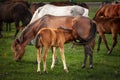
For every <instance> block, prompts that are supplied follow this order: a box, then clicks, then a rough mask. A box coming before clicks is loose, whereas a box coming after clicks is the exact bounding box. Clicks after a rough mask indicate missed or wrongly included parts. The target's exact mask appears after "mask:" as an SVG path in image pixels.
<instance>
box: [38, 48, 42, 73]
mask: <svg viewBox="0 0 120 80" xmlns="http://www.w3.org/2000/svg"><path fill="white" fill-rule="evenodd" d="M37 62H38V69H37V72H40V62H41V48H40V49H38V50H37Z"/></svg>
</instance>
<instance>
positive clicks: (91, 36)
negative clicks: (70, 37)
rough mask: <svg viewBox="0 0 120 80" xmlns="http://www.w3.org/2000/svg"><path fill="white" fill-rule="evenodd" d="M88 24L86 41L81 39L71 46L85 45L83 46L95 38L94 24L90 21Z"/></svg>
mask: <svg viewBox="0 0 120 80" xmlns="http://www.w3.org/2000/svg"><path fill="white" fill-rule="evenodd" d="M90 24H91V29H90V34H89V37H88V38H87V39H86V40H85V39H81V40H80V42H77V41H75V42H74V43H73V44H75V45H85V44H88V43H89V42H90V41H92V40H93V39H94V38H95V36H96V32H97V29H96V23H95V22H93V21H91V23H90Z"/></svg>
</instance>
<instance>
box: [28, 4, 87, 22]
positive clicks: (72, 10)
mask: <svg viewBox="0 0 120 80" xmlns="http://www.w3.org/2000/svg"><path fill="white" fill-rule="evenodd" d="M88 13H89V11H88V9H86V8H83V7H80V6H77V5H75V6H54V5H50V4H46V5H44V6H43V7H39V8H38V9H37V10H36V11H35V13H34V15H33V17H32V19H31V21H30V23H32V22H34V21H35V20H37V19H39V18H41V17H42V16H44V15H46V14H50V15H54V16H78V15H82V16H86V17H88Z"/></svg>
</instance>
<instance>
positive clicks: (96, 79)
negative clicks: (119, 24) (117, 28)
mask: <svg viewBox="0 0 120 80" xmlns="http://www.w3.org/2000/svg"><path fill="white" fill-rule="evenodd" d="M96 10H97V8H92V9H91V11H90V17H91V18H92V17H93V16H94V14H95V12H96ZM14 32H15V29H14V25H13V26H12V31H11V32H6V31H3V35H4V37H3V38H2V39H0V80H120V43H119V40H120V37H119V36H118V44H117V46H116V47H115V48H114V50H113V52H112V54H111V55H107V54H106V52H107V49H106V48H105V45H104V43H103V42H102V44H101V50H100V52H99V53H98V52H97V51H96V49H97V39H98V36H97V37H96V45H95V50H94V58H93V59H94V60H93V61H94V69H89V63H88V62H87V66H86V68H85V69H81V65H82V62H83V58H84V54H83V53H84V50H83V47H82V46H75V48H73V49H71V48H70V46H71V43H69V44H66V45H65V57H66V63H67V66H68V68H69V73H65V72H64V70H63V65H62V61H61V58H60V54H59V50H58V51H57V55H58V58H59V64H57V65H56V66H55V68H54V69H53V70H51V69H50V65H51V62H52V61H51V60H52V53H51V51H50V52H49V54H48V57H47V70H48V74H44V73H43V66H42V64H41V70H42V73H41V74H38V73H37V72H36V70H37V64H34V62H35V60H36V48H35V47H34V46H29V45H27V47H26V52H25V55H24V57H23V58H22V61H20V62H15V61H14V60H13V52H12V50H11V44H12V42H13V40H14V39H13V35H14ZM106 36H107V40H108V43H109V46H110V45H111V42H112V38H111V35H106ZM88 61H89V60H88Z"/></svg>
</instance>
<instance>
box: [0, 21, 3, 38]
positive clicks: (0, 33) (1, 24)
mask: <svg viewBox="0 0 120 80" xmlns="http://www.w3.org/2000/svg"><path fill="white" fill-rule="evenodd" d="M2 26H3V23H2V21H0V38H2V37H3V35H2Z"/></svg>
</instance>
